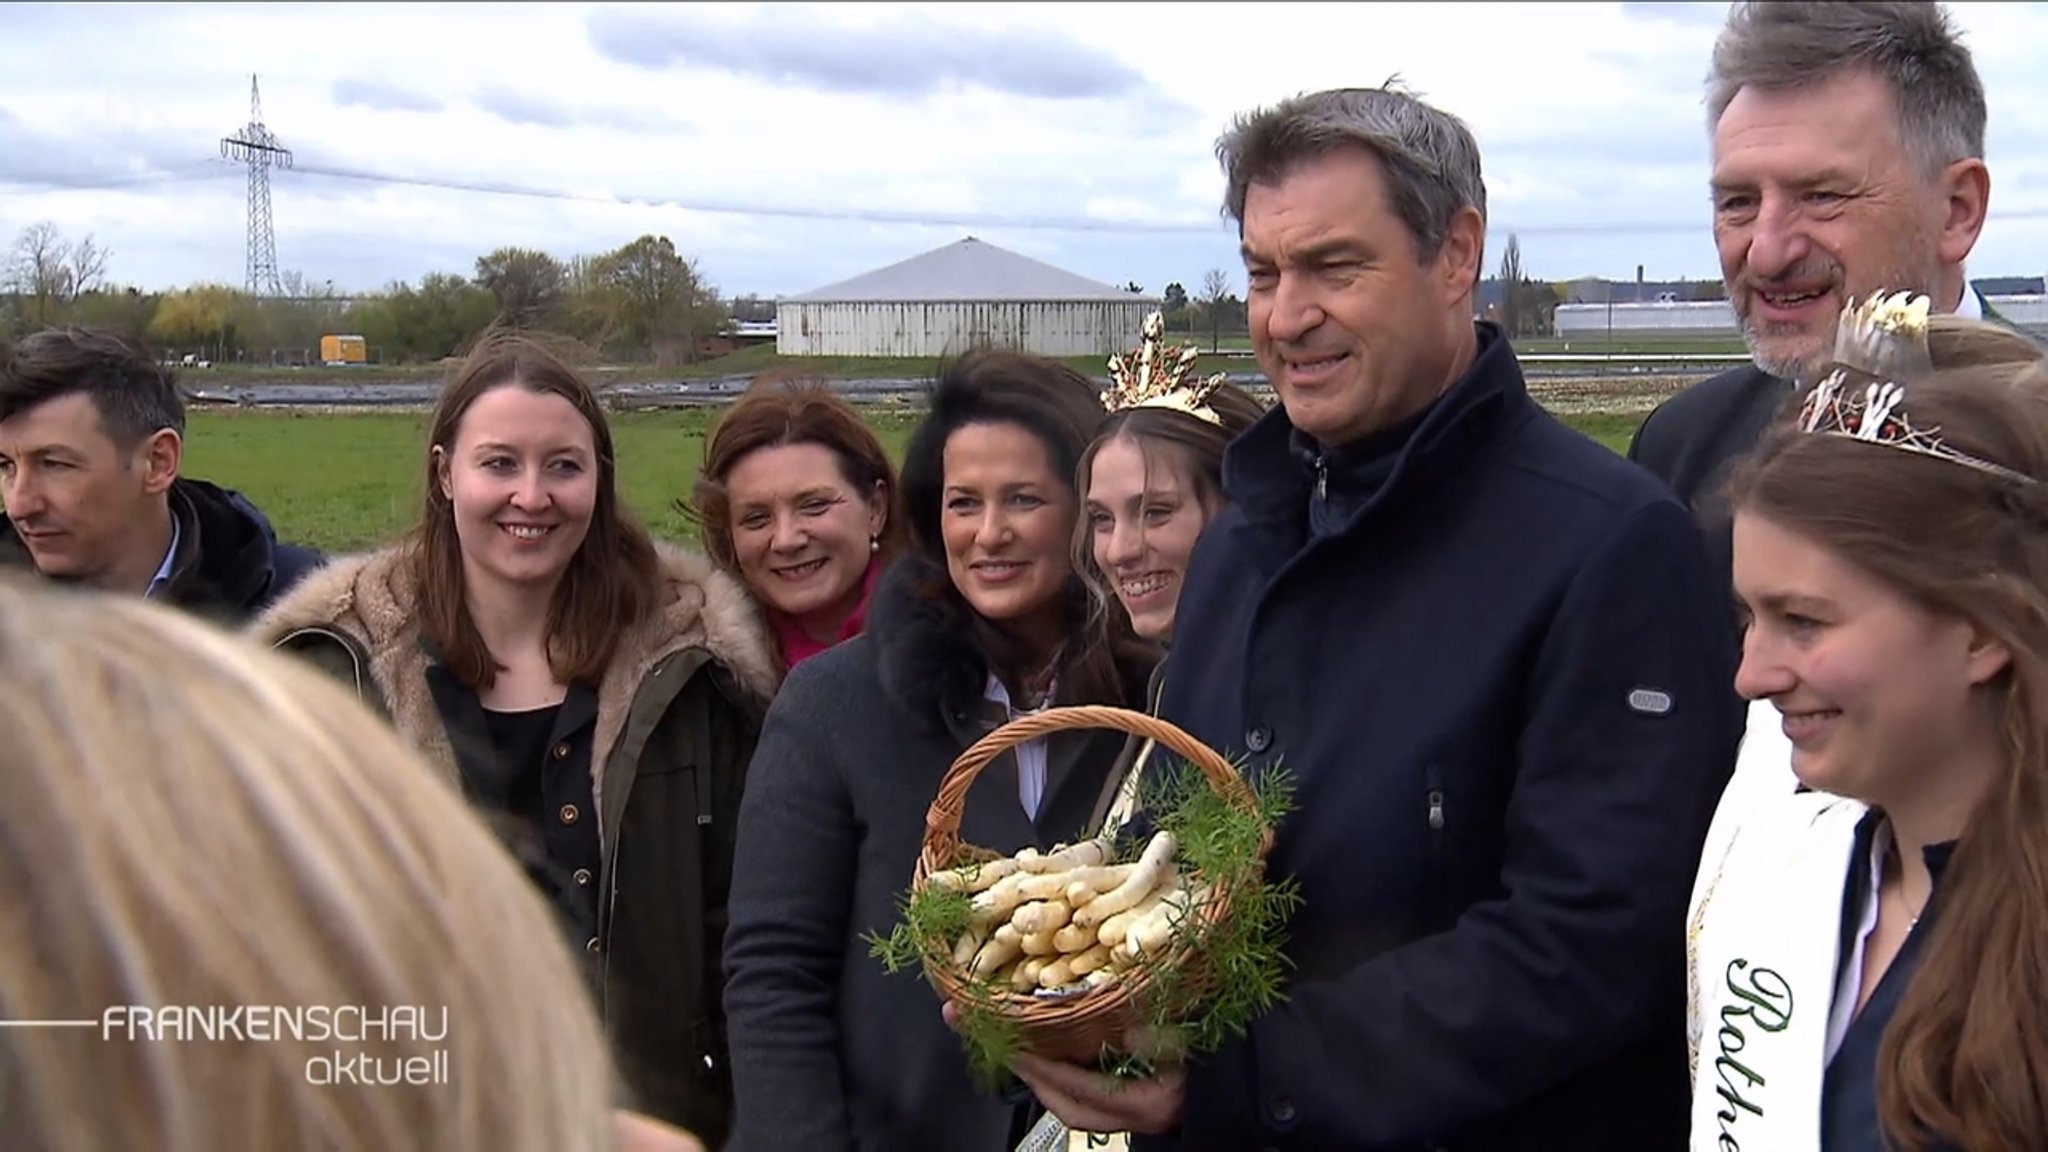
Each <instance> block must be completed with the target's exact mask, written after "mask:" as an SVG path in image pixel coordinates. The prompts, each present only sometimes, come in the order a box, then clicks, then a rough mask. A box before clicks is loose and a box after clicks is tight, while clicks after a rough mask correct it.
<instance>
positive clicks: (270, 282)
mask: <svg viewBox="0 0 2048 1152" xmlns="http://www.w3.org/2000/svg"><path fill="white" fill-rule="evenodd" d="M220 154H221V155H222V156H223V157H225V158H227V159H229V160H234V161H238V162H240V163H243V164H246V165H248V166H249V272H248V284H247V287H248V291H249V295H251V296H276V295H278V282H277V233H276V232H275V231H274V230H273V229H272V228H271V224H270V170H271V169H272V168H289V167H291V166H292V153H291V149H289V148H286V147H285V146H284V144H283V143H282V142H280V141H279V140H278V138H277V136H276V135H275V134H273V133H272V132H271V131H270V129H269V128H266V127H264V124H263V97H262V96H261V95H259V94H258V93H257V91H256V77H255V76H253V75H252V76H250V77H249V122H248V123H247V124H244V125H242V127H241V128H240V129H239V130H238V131H236V132H235V134H234V135H232V136H225V137H222V138H221V142H220Z"/></svg>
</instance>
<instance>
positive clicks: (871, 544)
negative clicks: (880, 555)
mask: <svg viewBox="0 0 2048 1152" xmlns="http://www.w3.org/2000/svg"><path fill="white" fill-rule="evenodd" d="M881 550H882V538H881V537H880V536H870V537H868V554H869V555H871V556H872V555H874V554H875V553H877V552H880V551H881Z"/></svg>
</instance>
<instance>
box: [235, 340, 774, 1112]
mask: <svg viewBox="0 0 2048 1152" xmlns="http://www.w3.org/2000/svg"><path fill="white" fill-rule="evenodd" d="M422 464H423V471H424V475H423V477H422V479H423V481H424V485H423V486H424V493H425V496H424V507H423V508H422V510H421V516H420V521H419V523H418V525H417V526H416V527H415V528H414V530H413V531H412V533H411V534H410V535H409V536H408V537H407V538H406V539H405V540H404V541H402V542H401V543H399V544H397V545H394V546H392V547H390V548H386V549H384V550H382V551H379V552H376V553H373V554H370V555H366V556H354V557H347V558H342V559H337V560H335V561H333V562H332V563H330V564H329V565H327V566H326V567H325V568H323V569H321V570H320V571H318V572H315V573H314V574H313V575H311V576H309V577H307V578H306V580H305V581H304V582H303V583H301V584H300V585H299V586H298V587H297V588H296V589H295V590H294V592H293V593H292V594H291V595H290V596H288V597H287V598H286V599H285V600H283V601H281V602H280V603H279V604H277V605H276V606H274V607H273V608H272V609H271V610H270V611H269V612H268V613H267V614H266V615H265V616H264V617H263V618H262V619H261V620H259V621H258V623H257V624H256V625H255V626H254V633H255V635H256V636H257V637H258V638H259V639H261V640H263V641H264V642H267V643H271V644H276V645H278V646H280V647H282V648H284V649H286V650H288V651H291V652H294V653H297V654H299V655H302V656H304V657H305V658H306V659H308V660H311V661H313V662H315V663H316V664H319V665H321V666H323V667H325V668H327V669H328V670H330V671H331V672H333V673H334V674H335V675H336V676H338V677H339V678H341V679H342V680H343V681H344V682H345V683H348V684H350V685H353V686H354V687H355V688H356V690H357V691H358V693H359V694H360V695H361V696H362V697H363V698H364V699H365V700H367V701H369V702H370V703H372V704H373V705H375V706H377V707H378V708H380V709H382V710H383V711H384V713H385V714H386V715H388V716H390V718H391V719H392V721H393V723H394V724H395V725H396V727H397V729H398V731H399V732H400V733H401V734H403V735H404V736H405V737H407V739H408V740H409V741H410V742H411V743H412V744H413V746H415V747H416V748H419V749H420V750H421V751H422V752H424V753H425V754H426V756H427V759H428V760H429V762H431V763H432V764H434V765H435V766H436V767H437V768H438V769H439V770H440V771H441V773H442V775H443V776H444V778H445V779H447V780H448V782H449V783H451V784H454V785H456V786H458V787H460V788H461V789H462V790H463V791H464V792H465V793H466V794H467V795H468V796H469V797H470V799H471V800H472V801H473V802H475V803H476V804H477V805H478V806H479V807H481V808H484V809H487V810H493V811H496V812H499V813H502V814H504V815H505V816H506V817H507V818H508V821H509V823H510V824H511V825H512V826H514V827H518V828H520V829H521V830H522V831H523V832H524V834H525V836H526V837H527V838H528V839H529V840H531V842H532V846H533V848H532V855H533V857H534V859H536V860H537V861H538V865H537V871H538V872H539V873H541V876H540V879H541V880H542V882H543V884H544V886H545V887H547V888H549V889H550V890H551V893H550V894H551V895H552V896H553V897H554V899H555V903H556V907H557V909H558V911H559V913H560V919H561V921H562V925H563V928H564V930H565V931H566V932H567V933H568V934H569V937H570V940H571V942H572V943H573V944H574V946H575V947H576V948H577V949H578V950H579V951H580V953H582V954H583V955H585V956H586V958H587V959H588V961H589V965H590V967H589V971H588V972H587V975H588V977H589V978H590V980H591V981H592V983H593V985H594V986H595V987H596V989H597V991H598V993H599V1002H600V1003H602V1004H603V1005H605V1007H606V1009H607V1016H606V1023H607V1025H608V1026H609V1028H610V1029H611V1032H612V1039H613V1043H614V1046H615V1047H616V1048H617V1049H618V1051H619V1053H620V1056H621V1063H622V1064H623V1065H624V1071H625V1073H626V1076H627V1080H628V1082H629V1083H630V1084H631V1085H632V1087H633V1089H634V1091H635V1092H636V1094H637V1095H638V1096H639V1097H640V1098H641V1099H642V1100H644V1101H645V1106H646V1108H647V1109H648V1110H649V1111H650V1112H652V1113H654V1114H656V1115H657V1116H659V1117H660V1118H662V1119H665V1120H669V1121H672V1122H675V1123H679V1124H681V1125H683V1126H684V1127H686V1128H689V1129H690V1130H692V1131H694V1132H697V1133H699V1134H701V1135H703V1136H704V1137H705V1138H706V1140H707V1141H708V1142H709V1143H710V1144H711V1145H712V1146H713V1147H716V1146H717V1145H718V1144H719V1142H721V1141H722V1140H723V1139H724V1132H725V1127H726V1124H727V1114H728V1110H729V1107H730V1103H729V1091H730V1090H729V1082H728V1081H727V1079H726V1077H725V1072H724V1064H725V1050H724V1044H723V1029H722V1028H721V1027H720V1021H719V1017H718V1005H719V1002H720V997H719V983H718V972H719V969H718V962H717V952H716V950H717V947H718V938H719V927H720V925H721V924H722V923H723V915H724V905H725V896H726V889H727V887H728V885H729V883H730V878H731V861H732V843H733V836H734V829H735V824H736V822H737V814H738V809H739V802H740V792H741V784H742V781H743V779H744V778H745V769H746V764H747V760H748V758H749V757H750V756H751V754H752V752H753V747H754V740H755V736H756V733H757V731H758V725H759V720H760V716H761V713H762V711H763V710H764V709H765V707H766V703H767V700H768V698H769V697H770V696H771V695H772V694H773V693H774V690H775V687H776V684H777V681H778V680H779V678H780V666H779V662H778V661H777V659H776V656H775V652H774V649H773V645H772V641H771V640H770V638H769V637H768V636H767V634H766V631H765V630H764V629H763V628H761V626H760V624H759V616H758V614H757V613H756V612H755V611H754V609H753V606H752V604H750V603H749V602H748V599H747V594H746V591H745V589H744V588H743V587H742V586H741V585H740V583H739V582H738V581H737V580H734V579H732V578H731V577H729V576H728V575H726V574H725V573H724V572H721V571H719V570H718V569H717V568H716V567H715V566H714V565H713V564H712V563H711V562H710V561H709V560H708V559H707V558H705V557H703V556H701V555H698V554H695V553H691V552H687V551H684V550H682V549H679V548H675V547H672V546H669V545H665V544H658V543H656V542H655V541H653V540H652V539H650V538H649V537H648V535H647V532H646V531H645V530H644V529H643V528H642V527H641V526H640V525H639V524H637V523H636V522H634V520H633V519H632V518H631V516H630V514H629V513H628V512H627V511H626V509H625V508H624V507H623V505H622V504H621V502H620V499H619V493H618V473H617V461H616V459H615V458H614V453H613V447H612V435H611V428H610V425H609V424H608V422H607V421H606V418H605V413H604V408H603V406H602V405H601V404H600V402H599V401H598V398H597V395H596V393H595V392H593V391H592V390H591V388H590V386H589V384H588V383H587V382H585V381H584V380H583V379H582V378H581V377H579V376H578V375H577V374H576V373H575V371H574V370H572V369H571V368H569V367H568V365H566V364H564V363H563V362H562V361H561V360H560V359H558V358H556V357H555V356H553V355H552V354H550V353H549V352H548V350H547V349H546V348H545V347H543V346H542V345H540V344H538V343H536V342H535V341H533V340H532V339H530V338H527V337H523V336H519V335H516V334H503V333H493V334H489V335H487V336H486V337H484V338H483V339H482V340H480V341H479V343H478V345H477V347H476V348H475V350H474V351H472V352H471V353H470V354H469V356H468V358H467V359H466V360H465V361H464V362H463V364H462V365H461V367H460V368H459V369H457V371H456V373H455V377H454V379H453V380H452V381H451V383H450V384H449V386H448V388H447V389H446V390H445V391H444V392H443V393H442V395H441V399H440V402H439V404H438V405H437V406H436V408H435V410H434V414H433V417H432V419H431V421H430V428H429V433H428V443H427V450H426V452H425V453H424V454H423V461H422ZM622 875H625V876H636V877H638V879H637V880H636V881H634V882H632V883H630V884H624V883H621V881H620V877H621V876H622ZM562 994H563V995H581V994H584V990H583V989H570V988H565V989H563V990H562Z"/></svg>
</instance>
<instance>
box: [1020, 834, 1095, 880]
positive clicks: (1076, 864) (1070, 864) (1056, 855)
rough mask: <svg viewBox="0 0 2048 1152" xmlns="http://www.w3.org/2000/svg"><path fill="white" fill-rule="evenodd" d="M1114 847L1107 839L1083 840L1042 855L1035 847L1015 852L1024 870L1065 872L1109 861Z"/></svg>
mask: <svg viewBox="0 0 2048 1152" xmlns="http://www.w3.org/2000/svg"><path fill="white" fill-rule="evenodd" d="M1113 851H1114V848H1113V847H1112V846H1111V844H1110V843H1109V842H1108V841H1107V840H1102V839H1095V840H1083V841H1081V842H1080V843H1079V844H1070V845H1064V846H1062V847H1060V848H1058V849H1056V850H1054V851H1053V852H1050V853H1048V854H1046V855H1044V856H1040V855H1039V854H1038V850H1037V849H1035V848H1026V849H1024V851H1022V852H1019V853H1017V864H1018V867H1020V868H1022V869H1023V870H1024V871H1026V872H1065V871H1067V870H1069V869H1073V868H1082V867H1087V866H1089V865H1094V864H1107V863H1109V858H1110V854H1111V853H1112V852H1113Z"/></svg>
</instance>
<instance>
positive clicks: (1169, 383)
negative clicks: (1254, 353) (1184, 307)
mask: <svg viewBox="0 0 2048 1152" xmlns="http://www.w3.org/2000/svg"><path fill="white" fill-rule="evenodd" d="M1165 339H1166V317H1165V316H1164V315H1163V314H1162V313H1159V312H1153V313H1152V314H1150V315H1148V316H1146V317H1145V326H1144V328H1143V329H1142V330H1141V338H1140V340H1139V343H1138V350H1137V351H1135V352H1127V353H1124V354H1122V355H1118V356H1111V357H1110V358H1109V390H1108V391H1106V392H1104V393H1103V394H1102V406H1103V407H1104V408H1107V409H1108V410H1109V411H1111V412H1121V411H1123V410H1124V409H1126V408H1170V409H1172V410H1174V411H1176V412H1185V413H1187V414H1188V415H1190V416H1193V417H1194V418H1195V419H1197V420H1206V421H1208V422H1209V423H1211V424H1214V425H1216V426H1217V427H1219V428H1220V427H1222V426H1223V418H1222V417H1221V416H1218V415H1217V414H1216V411H1215V409H1213V408H1211V407H1210V406H1209V397H1210V396H1212V395H1214V394H1215V392H1216V389H1218V388H1220V387H1222V386H1223V373H1221V372H1218V373H1216V374H1215V375H1214V376H1211V377H1209V378H1208V379H1206V380H1196V381H1193V382H1190V381H1189V380H1188V371H1189V369H1191V368H1193V367H1194V366H1195V357H1197V356H1199V355H1200V354H1201V350H1200V349H1199V348H1197V347H1196V346H1195V345H1193V344H1188V345H1184V346H1183V347H1181V348H1180V349H1179V351H1177V352H1169V351H1168V350H1167V349H1166V348H1165V347H1164V344H1165Z"/></svg>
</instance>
